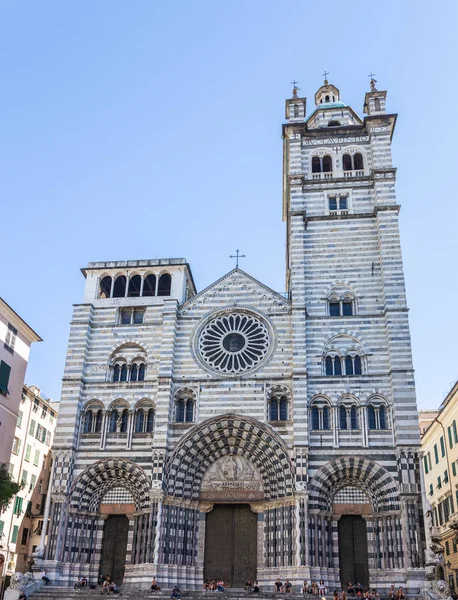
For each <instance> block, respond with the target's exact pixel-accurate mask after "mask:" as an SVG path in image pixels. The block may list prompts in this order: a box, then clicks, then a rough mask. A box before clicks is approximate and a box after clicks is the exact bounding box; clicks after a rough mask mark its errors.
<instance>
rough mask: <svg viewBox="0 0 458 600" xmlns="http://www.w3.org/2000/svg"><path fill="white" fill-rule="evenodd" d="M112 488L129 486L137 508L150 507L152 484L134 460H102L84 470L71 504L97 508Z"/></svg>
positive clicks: (72, 505)
mask: <svg viewBox="0 0 458 600" xmlns="http://www.w3.org/2000/svg"><path fill="white" fill-rule="evenodd" d="M112 487H125V488H126V489H127V490H129V492H130V493H131V494H132V497H133V499H134V502H135V509H136V510H142V509H144V508H148V506H149V489H150V484H149V480H148V476H147V475H146V473H145V471H144V470H143V469H142V468H141V467H139V466H138V465H136V464H135V463H133V462H131V461H130V460H126V459H121V458H113V459H110V460H99V461H98V462H96V463H94V464H92V465H91V466H90V467H88V468H87V469H86V470H85V471H83V472H82V473H81V475H80V476H79V477H78V479H77V480H76V481H75V483H74V485H73V487H72V490H71V493H70V497H71V500H70V506H71V507H72V508H75V509H77V510H91V511H96V510H97V509H98V507H99V504H100V500H101V499H102V497H103V496H104V495H105V493H106V492H107V491H108V490H109V489H110V488H112Z"/></svg>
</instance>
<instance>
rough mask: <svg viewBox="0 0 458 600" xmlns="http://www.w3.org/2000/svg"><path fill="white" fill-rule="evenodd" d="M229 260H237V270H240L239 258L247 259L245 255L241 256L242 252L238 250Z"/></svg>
mask: <svg viewBox="0 0 458 600" xmlns="http://www.w3.org/2000/svg"><path fill="white" fill-rule="evenodd" d="M229 258H235V268H236V269H238V268H239V258H246V255H245V254H240V250H236V251H235V254H231V255H230V256H229Z"/></svg>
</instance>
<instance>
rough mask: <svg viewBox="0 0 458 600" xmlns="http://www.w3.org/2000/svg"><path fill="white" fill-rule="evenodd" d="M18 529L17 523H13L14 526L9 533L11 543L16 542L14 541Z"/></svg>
mask: <svg viewBox="0 0 458 600" xmlns="http://www.w3.org/2000/svg"><path fill="white" fill-rule="evenodd" d="M18 531H19V527H18V526H17V525H15V526H14V527H13V533H12V535H11V543H12V544H15V543H16V541H17V534H18Z"/></svg>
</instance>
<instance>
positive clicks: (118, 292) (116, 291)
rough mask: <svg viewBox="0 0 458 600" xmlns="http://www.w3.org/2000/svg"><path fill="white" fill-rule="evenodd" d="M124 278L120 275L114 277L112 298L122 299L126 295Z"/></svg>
mask: <svg viewBox="0 0 458 600" xmlns="http://www.w3.org/2000/svg"><path fill="white" fill-rule="evenodd" d="M126 282H127V280H126V276H125V275H120V276H119V277H116V280H115V282H114V287H113V298H124V296H125V295H126Z"/></svg>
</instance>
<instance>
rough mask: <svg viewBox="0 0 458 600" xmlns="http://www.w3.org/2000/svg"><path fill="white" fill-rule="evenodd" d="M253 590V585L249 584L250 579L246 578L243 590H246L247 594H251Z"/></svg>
mask: <svg viewBox="0 0 458 600" xmlns="http://www.w3.org/2000/svg"><path fill="white" fill-rule="evenodd" d="M252 590H253V586H252V585H251V580H250V579H248V581H247V582H246V583H245V592H248V594H251V592H252Z"/></svg>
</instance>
